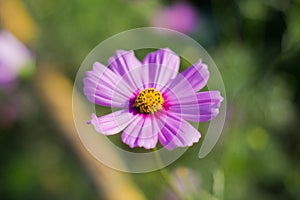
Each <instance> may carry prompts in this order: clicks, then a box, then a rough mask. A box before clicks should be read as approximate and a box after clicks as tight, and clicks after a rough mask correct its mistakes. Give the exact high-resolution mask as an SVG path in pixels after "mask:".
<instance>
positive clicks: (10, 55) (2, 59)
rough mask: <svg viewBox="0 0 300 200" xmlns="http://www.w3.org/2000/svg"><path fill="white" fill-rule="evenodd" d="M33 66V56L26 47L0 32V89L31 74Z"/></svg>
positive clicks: (5, 33) (5, 32) (4, 32)
mask: <svg viewBox="0 0 300 200" xmlns="http://www.w3.org/2000/svg"><path fill="white" fill-rule="evenodd" d="M33 66H34V63H33V56H32V54H31V52H30V51H29V50H28V49H27V48H26V46H25V45H24V44H22V43H21V42H20V41H19V40H18V39H16V38H15V37H14V36H13V35H11V34H10V33H9V32H7V31H0V72H1V73H0V87H1V86H2V87H3V86H9V85H11V84H13V83H15V82H16V80H17V78H18V76H20V75H21V76H22V75H24V76H25V75H27V74H28V73H31V72H32V69H33Z"/></svg>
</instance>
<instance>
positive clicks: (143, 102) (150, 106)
mask: <svg viewBox="0 0 300 200" xmlns="http://www.w3.org/2000/svg"><path fill="white" fill-rule="evenodd" d="M164 101H165V100H164V98H163V97H162V95H161V93H160V92H159V91H157V90H156V89H154V88H148V89H144V90H142V91H140V93H139V95H138V97H137V98H136V99H135V102H134V104H133V106H134V107H136V108H138V109H139V111H140V113H144V114H148V113H151V114H153V113H155V112H157V111H159V110H161V109H162V105H163V103H164Z"/></svg>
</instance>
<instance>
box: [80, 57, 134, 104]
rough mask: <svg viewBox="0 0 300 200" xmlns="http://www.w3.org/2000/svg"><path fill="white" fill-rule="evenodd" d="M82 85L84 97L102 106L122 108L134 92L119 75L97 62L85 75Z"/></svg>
mask: <svg viewBox="0 0 300 200" xmlns="http://www.w3.org/2000/svg"><path fill="white" fill-rule="evenodd" d="M83 83H84V89H83V90H84V94H85V96H86V97H87V98H88V99H89V100H90V101H91V102H93V103H96V104H99V105H102V106H111V107H117V108H123V107H125V106H126V105H128V101H129V99H130V97H131V96H132V93H133V91H134V90H133V88H131V87H130V86H129V85H128V83H127V82H126V81H124V80H123V79H122V78H121V77H120V76H119V75H117V74H115V73H114V72H112V71H111V70H110V69H109V68H107V67H105V66H104V65H102V64H101V63H98V62H96V63H94V65H93V70H91V71H88V72H87V73H86V77H85V78H84V80H83Z"/></svg>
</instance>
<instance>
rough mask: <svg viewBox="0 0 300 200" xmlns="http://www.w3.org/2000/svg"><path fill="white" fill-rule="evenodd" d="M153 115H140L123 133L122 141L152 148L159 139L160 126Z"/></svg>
mask: <svg viewBox="0 0 300 200" xmlns="http://www.w3.org/2000/svg"><path fill="white" fill-rule="evenodd" d="M155 120H156V119H155V118H154V116H153V115H152V116H151V115H148V116H145V115H139V116H138V117H137V118H135V120H134V121H133V122H132V123H131V124H130V125H128V127H127V128H126V129H125V130H124V131H123V133H122V141H123V142H124V143H125V144H127V145H128V146H130V147H131V148H134V147H144V148H145V149H152V148H154V147H155V146H156V144H157V141H158V132H159V128H158V126H157V124H156V122H155Z"/></svg>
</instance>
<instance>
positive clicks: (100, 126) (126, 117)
mask: <svg viewBox="0 0 300 200" xmlns="http://www.w3.org/2000/svg"><path fill="white" fill-rule="evenodd" d="M137 117H138V116H137V115H135V116H134V115H133V114H132V113H130V112H129V111H128V110H126V109H123V110H119V111H115V112H113V113H111V114H108V115H104V116H102V117H97V116H96V115H95V114H94V113H93V114H92V120H91V122H90V123H91V124H93V125H94V127H95V129H96V131H97V132H99V133H102V134H104V135H113V134H116V133H119V132H120V131H122V130H123V129H124V128H126V127H127V126H128V124H130V123H131V122H132V121H133V120H135V119H136V118H137Z"/></svg>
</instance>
